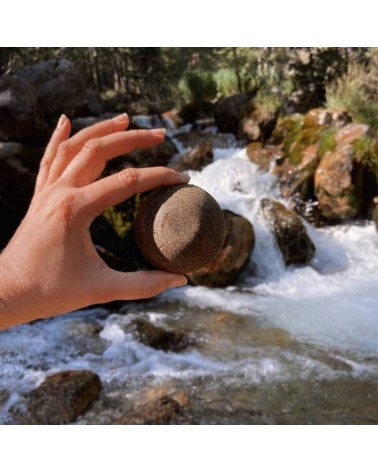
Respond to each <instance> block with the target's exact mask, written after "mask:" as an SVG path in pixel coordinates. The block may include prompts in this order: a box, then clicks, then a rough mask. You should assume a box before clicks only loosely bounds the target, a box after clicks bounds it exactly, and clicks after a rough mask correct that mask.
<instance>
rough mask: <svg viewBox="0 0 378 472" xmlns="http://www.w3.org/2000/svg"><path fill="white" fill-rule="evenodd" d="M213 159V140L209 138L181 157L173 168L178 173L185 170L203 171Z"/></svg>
mask: <svg viewBox="0 0 378 472" xmlns="http://www.w3.org/2000/svg"><path fill="white" fill-rule="evenodd" d="M213 158H214V155H213V146H212V138H211V137H207V138H205V139H203V140H202V141H200V142H199V143H198V144H197V145H196V146H194V147H193V148H192V149H191V150H190V151H189V152H187V153H186V154H184V155H183V156H182V157H180V159H179V160H178V161H177V162H176V163H175V164H173V166H172V167H173V168H174V169H175V170H177V171H178V172H183V171H185V170H202V169H203V168H204V167H206V166H207V165H209V164H211V163H212V162H213Z"/></svg>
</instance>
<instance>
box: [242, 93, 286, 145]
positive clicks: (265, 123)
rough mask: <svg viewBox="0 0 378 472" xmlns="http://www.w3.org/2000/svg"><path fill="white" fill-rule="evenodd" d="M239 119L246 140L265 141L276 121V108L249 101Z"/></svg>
mask: <svg viewBox="0 0 378 472" xmlns="http://www.w3.org/2000/svg"><path fill="white" fill-rule="evenodd" d="M243 115H244V116H243V117H242V120H241V127H242V131H243V134H244V135H245V137H246V138H247V139H248V141H263V142H265V141H267V139H268V138H270V136H271V134H272V132H273V130H274V127H275V125H276V122H277V117H278V109H274V108H270V107H268V106H262V105H259V104H256V103H254V102H249V103H248V105H247V106H246V108H245V111H244V113H243Z"/></svg>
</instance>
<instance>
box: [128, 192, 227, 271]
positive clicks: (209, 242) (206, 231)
mask: <svg viewBox="0 0 378 472" xmlns="http://www.w3.org/2000/svg"><path fill="white" fill-rule="evenodd" d="M224 235H225V222H224V217H223V213H222V210H221V209H220V207H219V205H218V203H217V202H216V201H215V200H214V198H213V197H212V196H211V195H210V194H208V193H207V192H205V191H204V190H202V189H200V188H199V187H195V186H194V185H186V184H183V185H175V186H171V187H164V188H162V189H160V190H157V191H155V192H153V193H152V194H151V195H150V196H148V197H147V198H146V199H145V200H144V201H143V203H142V204H141V206H140V208H139V211H138V214H137V217H136V220H135V237H136V241H137V244H138V246H139V248H140V250H141V252H142V254H143V255H144V256H145V258H146V259H147V260H148V261H149V262H150V263H151V264H153V265H154V266H155V267H158V268H160V269H163V270H167V271H169V272H176V273H181V274H185V273H187V272H191V271H193V270H197V269H199V268H200V267H203V266H204V265H206V264H207V263H208V262H209V261H211V260H212V259H213V258H214V257H215V256H216V255H217V254H218V253H219V251H220V249H221V247H222V244H223V240H224Z"/></svg>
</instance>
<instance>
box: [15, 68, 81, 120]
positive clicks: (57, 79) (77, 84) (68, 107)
mask: <svg viewBox="0 0 378 472" xmlns="http://www.w3.org/2000/svg"><path fill="white" fill-rule="evenodd" d="M17 76H18V77H20V78H22V79H24V80H26V81H27V82H28V83H29V84H31V85H32V86H34V88H35V89H36V91H37V96H38V100H39V103H40V105H41V107H42V109H43V111H44V113H45V115H46V116H47V117H48V119H49V120H50V123H55V122H56V120H57V119H58V117H59V116H60V115H61V114H62V113H64V114H66V115H67V116H69V117H73V116H77V112H78V111H79V110H80V109H81V108H82V107H83V106H85V103H86V87H85V81H84V78H83V76H82V75H81V73H80V72H79V70H78V69H77V68H76V66H75V65H74V64H73V63H72V62H70V61H67V60H66V59H59V60H50V61H42V62H38V63H37V64H33V65H31V66H27V67H25V68H23V69H20V70H19V71H17Z"/></svg>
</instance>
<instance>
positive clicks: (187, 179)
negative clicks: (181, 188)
mask: <svg viewBox="0 0 378 472" xmlns="http://www.w3.org/2000/svg"><path fill="white" fill-rule="evenodd" d="M180 179H181V180H182V182H184V184H187V183H188V182H189V180H190V177H189V175H186V174H180Z"/></svg>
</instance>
